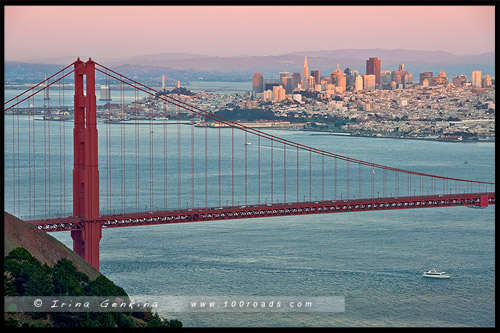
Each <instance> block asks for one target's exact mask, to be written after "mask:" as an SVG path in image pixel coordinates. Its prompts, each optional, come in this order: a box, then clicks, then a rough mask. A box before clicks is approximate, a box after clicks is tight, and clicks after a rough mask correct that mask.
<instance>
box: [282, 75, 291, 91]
mask: <svg viewBox="0 0 500 333" xmlns="http://www.w3.org/2000/svg"><path fill="white" fill-rule="evenodd" d="M289 76H290V73H288V72H280V84H281V86H282V87H283V88H284V87H285V80H284V78H286V77H289Z"/></svg>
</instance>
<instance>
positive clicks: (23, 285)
mask: <svg viewBox="0 0 500 333" xmlns="http://www.w3.org/2000/svg"><path fill="white" fill-rule="evenodd" d="M4 217H5V219H4V232H5V235H4V244H5V245H4V251H5V253H4V290H3V291H4V296H50V297H52V296H54V297H55V298H57V297H59V296H80V297H91V296H105V297H109V296H114V297H118V298H119V299H121V300H124V301H128V300H129V298H128V295H127V293H126V292H125V290H124V289H123V288H121V287H119V286H117V285H116V284H114V283H113V282H112V281H111V280H109V279H108V278H106V277H105V276H104V275H102V274H100V273H99V272H98V271H97V270H95V269H94V268H93V267H92V266H91V265H89V264H88V263H86V262H85V261H84V260H83V259H81V258H80V257H79V256H78V255H77V254H76V253H74V252H73V251H71V250H70V249H68V248H67V247H66V246H64V245H63V244H61V243H60V242H59V241H57V240H56V239H54V238H53V237H52V236H50V235H47V234H46V233H45V232H43V231H40V230H38V229H37V228H36V227H34V226H33V225H31V224H29V223H27V222H24V221H22V220H19V219H17V218H15V217H14V216H12V215H10V214H8V213H4ZM4 301H5V300H4ZM8 303H9V302H8ZM4 325H5V326H7V327H22V328H30V327H65V328H71V327H120V328H123V327H182V323H181V322H180V321H178V320H176V319H172V320H167V319H165V318H161V317H159V316H158V314H157V313H152V312H151V308H148V307H144V308H140V309H138V310H137V311H135V310H134V312H126V311H124V312H106V311H104V312H78V311H72V310H71V309H68V311H67V312H47V313H45V312H30V313H27V312H20V310H18V309H17V307H16V306H15V302H14V303H12V304H10V305H9V304H6V309H5V312H4Z"/></svg>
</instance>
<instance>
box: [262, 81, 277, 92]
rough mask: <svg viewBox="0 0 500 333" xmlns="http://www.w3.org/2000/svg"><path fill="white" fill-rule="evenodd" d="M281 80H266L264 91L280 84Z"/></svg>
mask: <svg viewBox="0 0 500 333" xmlns="http://www.w3.org/2000/svg"><path fill="white" fill-rule="evenodd" d="M279 85H280V84H279V82H274V81H266V82H264V91H266V90H273V87H275V86H279Z"/></svg>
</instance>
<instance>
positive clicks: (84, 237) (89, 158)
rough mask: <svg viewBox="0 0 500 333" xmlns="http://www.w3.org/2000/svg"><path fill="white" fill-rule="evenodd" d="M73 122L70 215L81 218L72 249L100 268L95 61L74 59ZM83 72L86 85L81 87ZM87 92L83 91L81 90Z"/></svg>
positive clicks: (72, 236) (100, 234)
mask: <svg viewBox="0 0 500 333" xmlns="http://www.w3.org/2000/svg"><path fill="white" fill-rule="evenodd" d="M74 66H75V98H74V103H75V104H74V110H75V125H74V129H73V147H74V167H73V216H74V217H79V218H82V219H83V221H82V222H81V226H82V229H81V230H75V231H72V232H71V238H73V250H74V251H75V252H76V253H77V254H78V255H79V256H81V257H82V258H84V259H85V260H87V261H88V262H89V263H90V264H91V265H92V266H94V267H95V268H96V269H97V270H99V242H100V240H101V236H102V230H101V225H100V224H99V223H98V222H94V221H93V220H95V219H96V218H98V217H99V170H98V164H97V161H98V154H97V152H98V150H97V148H98V144H97V115H96V109H97V105H96V97H95V63H94V62H93V61H92V60H91V59H89V61H87V62H85V63H84V62H82V61H80V59H78V60H77V61H75V64H74ZM84 76H86V85H85V88H86V89H85V90H84ZM84 92H86V95H85V94H84Z"/></svg>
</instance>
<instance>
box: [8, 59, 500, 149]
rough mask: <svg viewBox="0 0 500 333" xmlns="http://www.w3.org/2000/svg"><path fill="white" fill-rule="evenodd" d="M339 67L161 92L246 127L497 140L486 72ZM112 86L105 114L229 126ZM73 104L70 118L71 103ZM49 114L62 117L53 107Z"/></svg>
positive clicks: (373, 62) (370, 64)
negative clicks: (231, 88) (232, 89)
mask: <svg viewBox="0 0 500 333" xmlns="http://www.w3.org/2000/svg"><path fill="white" fill-rule="evenodd" d="M339 67H340V66H339V65H337V69H336V70H334V71H333V72H332V73H331V74H330V75H329V76H327V77H324V76H321V73H320V71H319V70H311V71H309V69H308V65H307V57H306V58H305V60H304V70H303V73H302V74H301V73H292V75H290V73H289V72H280V73H279V79H277V78H274V79H273V80H271V81H264V78H263V76H262V73H254V76H253V81H252V87H250V86H249V89H248V91H247V92H238V93H231V94H218V93H212V92H197V93H194V92H192V91H190V90H188V89H186V88H185V87H181V85H180V81H178V82H177V87H176V88H174V89H172V90H170V91H169V90H167V89H165V85H164V84H163V87H162V88H163V89H162V90H161V92H162V93H163V94H165V95H168V96H169V98H175V99H176V100H177V101H179V102H181V103H187V104H189V105H191V106H193V107H195V108H198V109H199V110H203V111H206V112H209V113H214V114H216V115H217V116H220V117H223V118H225V119H229V120H232V121H238V122H239V123H241V124H243V125H245V126H248V127H256V128H269V129H272V128H279V129H290V130H311V131H322V132H330V133H339V134H343V135H346V134H350V135H362V136H374V137H397V138H415V139H416V138H418V139H432V140H446V141H494V140H495V79H494V78H491V77H490V76H489V75H483V74H482V72H481V71H473V72H472V73H471V74H472V75H471V79H470V80H468V78H467V75H465V74H463V75H457V76H455V77H454V78H451V79H450V78H447V77H446V73H445V72H440V73H439V74H438V75H434V73H432V72H424V73H420V75H419V80H418V82H415V83H414V82H413V75H412V74H410V73H409V71H408V70H406V69H405V66H404V64H401V65H399V67H398V69H397V70H392V71H391V70H381V69H380V60H379V59H377V58H370V59H368V60H366V73H365V74H360V73H359V71H358V70H353V69H350V68H346V69H345V70H344V71H342V70H341V69H340V68H339ZM110 89H113V86H112V85H101V86H100V98H101V99H105V100H106V99H109V102H108V103H106V105H104V106H99V107H98V118H99V119H100V121H105V122H122V121H130V120H147V119H155V120H162V119H163V120H164V119H165V118H168V119H183V120H190V121H192V122H194V123H195V125H196V126H210V127H216V126H224V125H223V124H220V123H216V122H213V121H211V120H210V119H208V118H207V117H204V116H200V115H199V114H196V113H192V112H190V111H187V110H186V109H185V108H183V107H182V106H181V107H179V106H178V105H174V104H171V103H168V102H167V101H166V98H165V97H162V96H161V95H160V94H159V93H156V96H154V97H153V96H151V97H146V98H142V99H139V100H137V101H135V102H132V103H130V104H128V105H122V104H121V103H120V102H119V101H118V102H117V101H115V100H111V98H110ZM97 93H98V94H99V90H97ZM176 104H179V103H176ZM67 111H68V112H67V113H66V118H67V119H70V118H71V117H70V116H69V114H70V113H72V110H70V109H68V110H67ZM17 112H19V110H17ZM44 112H46V111H44ZM56 113H57V112H56ZM45 115H46V113H45ZM46 119H52V120H55V119H61V118H60V117H59V115H57V114H56V115H54V112H53V111H52V114H51V115H50V116H46ZM62 119H64V117H63V118H62Z"/></svg>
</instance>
